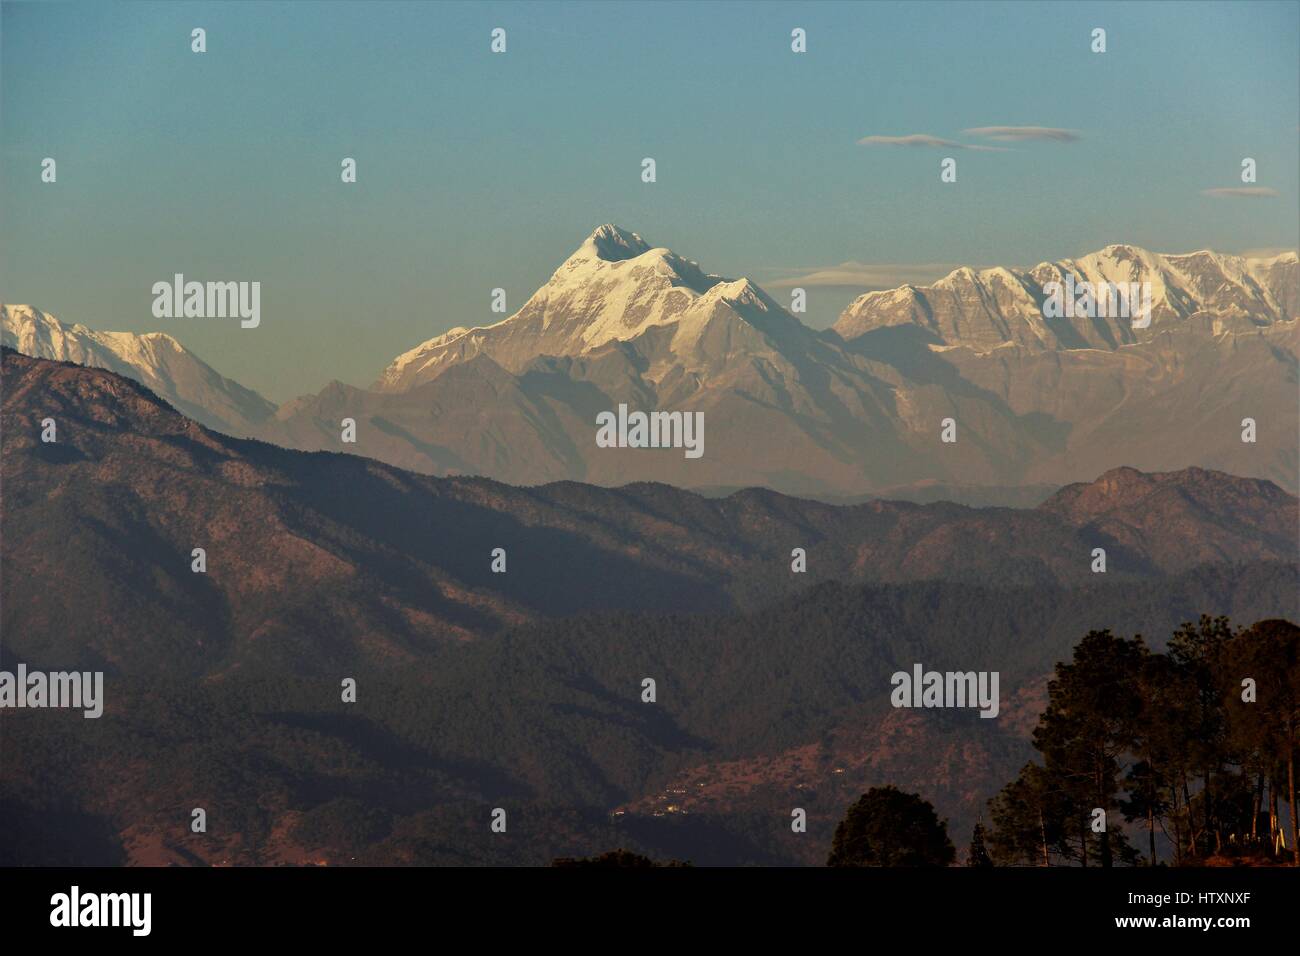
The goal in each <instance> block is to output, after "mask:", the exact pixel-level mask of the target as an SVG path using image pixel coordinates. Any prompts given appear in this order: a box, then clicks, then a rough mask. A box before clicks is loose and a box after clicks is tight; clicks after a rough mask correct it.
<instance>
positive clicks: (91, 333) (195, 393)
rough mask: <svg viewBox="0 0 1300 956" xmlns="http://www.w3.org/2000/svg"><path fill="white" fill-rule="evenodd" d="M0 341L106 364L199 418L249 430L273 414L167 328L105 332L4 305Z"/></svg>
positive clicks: (26, 350)
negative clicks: (166, 331)
mask: <svg viewBox="0 0 1300 956" xmlns="http://www.w3.org/2000/svg"><path fill="white" fill-rule="evenodd" d="M0 341H2V342H3V344H5V345H7V346H9V347H10V348H12V349H14V350H15V351H18V352H22V353H23V354H25V355H31V356H34V357H36V358H45V359H54V360H56V361H60V362H75V363H77V364H78V365H87V366H90V367H92V368H104V369H108V370H109V371H112V372H116V373H118V374H119V375H124V376H126V377H127V378H130V379H134V380H135V381H137V382H140V383H141V384H143V385H147V386H148V387H149V388H150V389H152V390H153V391H154V392H156V393H157V394H158V395H159V396H161V397H162V398H164V399H166V400H167V401H168V402H170V403H171V404H172V405H174V406H176V407H177V408H178V409H179V410H180V411H182V412H184V413H185V414H186V415H188V416H190V417H191V418H194V419H195V420H196V421H198V422H200V423H202V424H204V425H207V426H209V427H211V428H215V429H218V430H220V431H225V432H229V433H231V434H239V435H244V434H249V433H250V432H252V431H253V430H254V427H255V426H256V425H258V424H260V423H261V422H264V421H265V420H266V419H267V418H269V417H270V416H271V415H272V414H274V412H275V406H274V405H273V404H271V402H269V401H267V400H266V399H265V398H263V397H262V396H261V395H258V394H257V393H256V392H254V391H252V390H250V389H247V388H245V387H244V386H242V385H240V384H239V383H238V382H234V381H231V380H230V379H228V378H226V377H224V376H223V375H221V374H219V373H218V372H217V371H216V370H215V369H213V368H212V367H211V366H210V365H208V364H207V363H206V362H204V361H203V360H202V359H200V358H199V357H198V356H197V355H195V354H193V353H192V352H190V351H188V350H187V349H186V348H185V347H184V346H183V345H181V343H180V342H178V341H177V340H176V339H175V338H174V337H173V336H171V335H168V334H167V333H165V332H145V333H142V334H137V333H134V332H105V331H100V330H97V329H90V328H87V327H86V326H84V325H80V324H76V325H68V324H66V323H64V322H60V321H59V320H58V319H57V318H56V317H55V316H53V315H51V314H49V313H48V312H43V311H41V310H40V309H38V308H36V307H34V306H30V305H6V304H4V303H0Z"/></svg>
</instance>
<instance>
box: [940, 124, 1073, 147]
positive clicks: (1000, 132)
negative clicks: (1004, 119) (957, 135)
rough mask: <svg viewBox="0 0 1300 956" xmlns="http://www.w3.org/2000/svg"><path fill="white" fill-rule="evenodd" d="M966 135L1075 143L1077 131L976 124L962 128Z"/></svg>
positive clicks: (1004, 139) (1005, 139) (1008, 140)
mask: <svg viewBox="0 0 1300 956" xmlns="http://www.w3.org/2000/svg"><path fill="white" fill-rule="evenodd" d="M962 132H963V133H965V134H966V135H967V136H983V137H985V138H987V139H996V140H1002V141H1003V142H1012V143H1026V142H1030V141H1032V140H1049V141H1051V142H1054V143H1077V142H1078V141H1079V131H1078V130H1074V129H1060V128H1058V127H1055V126H976V127H973V128H972V129H966V130H962Z"/></svg>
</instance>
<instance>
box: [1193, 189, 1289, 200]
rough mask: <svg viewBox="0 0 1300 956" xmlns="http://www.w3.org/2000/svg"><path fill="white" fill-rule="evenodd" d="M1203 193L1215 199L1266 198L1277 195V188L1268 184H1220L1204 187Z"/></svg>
mask: <svg viewBox="0 0 1300 956" xmlns="http://www.w3.org/2000/svg"><path fill="white" fill-rule="evenodd" d="M1201 195H1202V196H1213V197H1214V198H1215V199H1265V198H1267V197H1269V196H1276V195H1277V190H1276V189H1269V188H1268V187H1267V186H1220V187H1218V188H1216V189H1202V190H1201Z"/></svg>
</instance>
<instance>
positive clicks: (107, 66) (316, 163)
mask: <svg viewBox="0 0 1300 956" xmlns="http://www.w3.org/2000/svg"><path fill="white" fill-rule="evenodd" d="M196 26H201V27H204V28H205V29H206V30H207V34H208V37H207V39H208V52H207V53H205V54H202V55H198V54H194V53H191V52H190V30H191V29H192V28H193V27H196ZM497 26H500V27H504V28H505V29H506V30H507V31H508V52H507V53H505V54H504V55H494V54H492V53H491V52H489V32H490V31H491V29H492V28H493V27H497ZM794 27H803V28H804V29H806V30H807V33H808V52H807V53H806V54H801V55H797V54H794V53H792V52H791V50H790V31H791V29H793V28H794ZM1094 27H1103V28H1105V29H1106V31H1107V47H1108V50H1107V52H1106V53H1104V54H1094V53H1092V52H1091V51H1090V49H1089V43H1090V33H1091V30H1092V29H1093V28H1094ZM0 30H2V33H0V37H2V39H0V55H2V56H3V62H2V64H0V71H2V72H0V80H2V81H3V91H2V92H3V102H2V106H3V119H2V123H3V126H2V132H3V141H2V143H0V145H2V147H3V152H2V153H0V156H2V158H3V169H2V170H0V177H2V178H0V190H2V194H3V198H2V199H0V217H2V220H3V221H2V222H0V297H2V298H3V299H4V301H10V302H30V303H32V304H34V305H37V306H39V307H41V308H44V309H46V310H47V311H50V312H53V313H54V314H56V315H58V316H59V317H60V318H62V319H64V320H65V321H70V322H83V323H85V324H87V325H90V326H92V327H94V328H104V329H122V330H129V331H137V332H140V331H150V330H156V329H161V330H163V331H168V332H171V333H173V334H174V335H176V337H177V338H179V339H180V340H181V341H182V342H183V343H185V344H186V345H187V346H188V347H190V348H192V349H194V350H195V351H196V352H197V353H198V354H199V355H201V356H202V357H203V358H205V359H206V360H207V361H209V362H210V363H211V364H213V365H214V366H215V367H216V368H218V369H219V370H220V371H222V372H224V373H225V374H227V375H230V376H231V377H233V378H235V379H237V380H239V381H241V382H243V383H244V384H246V385H249V386H250V387H253V388H256V389H258V390H260V391H262V392H263V393H264V394H266V395H267V396H268V397H271V398H273V399H276V400H283V399H285V398H288V397H291V396H293V395H295V394H300V393H303V392H307V391H316V390H317V389H319V388H320V387H321V386H322V385H324V384H325V382H326V381H328V380H329V379H333V378H338V379H342V380H344V381H348V382H351V383H353V384H359V385H364V384H368V383H369V382H370V381H372V380H373V378H374V377H375V376H376V375H377V374H378V372H379V371H380V370H381V369H382V368H383V366H384V365H385V364H387V362H388V361H389V360H390V359H391V358H392V357H394V356H395V355H396V354H398V353H399V352H402V351H405V350H406V349H409V348H411V347H412V346H414V345H416V344H417V343H418V342H420V341H422V340H424V339H426V338H428V337H430V336H432V335H435V334H437V333H439V332H441V331H444V330H446V329H447V328H450V327H451V326H453V325H475V324H484V323H487V322H491V321H493V320H495V319H497V318H499V316H495V315H493V314H492V313H491V312H490V311H489V292H490V290H491V289H492V288H493V287H495V286H501V287H504V288H505V289H506V290H507V293H508V303H509V308H510V311H512V312H513V311H514V310H515V309H516V308H518V307H519V306H520V305H522V304H523V302H524V300H525V298H526V297H527V296H528V295H529V294H531V292H532V291H533V290H534V289H535V288H536V287H537V286H538V285H540V284H541V283H543V282H544V281H545V280H546V278H547V277H548V276H549V275H550V273H551V272H552V271H553V270H554V268H555V267H556V266H557V265H558V264H559V263H560V262H561V261H562V260H563V259H564V258H565V257H566V256H567V255H568V254H569V253H570V252H571V251H572V250H573V249H574V248H575V247H576V246H577V245H578V244H579V243H580V242H581V241H582V239H583V238H584V237H585V236H586V235H587V234H588V233H590V232H591V230H592V229H593V228H594V227H595V226H597V225H599V224H600V223H603V222H607V221H612V222H616V223H619V224H620V225H623V226H626V227H628V228H631V229H634V230H635V231H637V232H639V233H641V235H642V236H643V237H644V238H645V239H646V240H647V241H649V242H650V243H651V244H653V245H665V246H669V247H671V248H672V249H674V250H675V251H677V252H679V253H681V254H682V255H685V256H688V257H690V258H694V259H696V260H698V261H699V262H700V264H701V265H702V266H703V267H704V268H705V269H706V270H709V271H713V272H718V273H722V274H724V275H728V276H737V275H749V276H750V277H752V278H754V279H756V280H757V281H759V282H760V283H767V282H770V281H772V280H779V279H781V278H786V277H790V276H792V275H798V274H802V273H803V272H806V271H808V270H816V269H820V268H824V267H828V266H833V265H835V264H838V263H843V262H846V261H853V262H858V263H864V264H868V265H879V264H885V265H890V266H903V267H906V266H911V265H915V264H930V263H940V264H943V263H971V264H975V265H993V264H1004V265H1013V266H1014V265H1032V264H1033V263H1036V262H1038V261H1041V260H1043V259H1052V258H1059V257H1062V256H1069V255H1079V254H1083V253H1086V252H1089V251H1093V250H1095V249H1097V248H1100V247H1101V246H1104V245H1106V244H1108V243H1111V242H1130V243H1136V244H1139V245H1143V246H1147V247H1149V248H1153V249H1156V250H1157V251H1163V252H1182V251H1190V250H1194V249H1200V248H1207V247H1209V248H1215V249H1219V250H1222V251H1230V252H1241V251H1245V250H1249V249H1259V248H1279V247H1286V248H1294V247H1295V246H1296V245H1297V243H1298V242H1300V235H1298V233H1300V206H1298V199H1297V197H1298V196H1300V181H1298V179H1300V172H1298V171H1300V155H1298V153H1297V138H1298V137H1297V124H1298V123H1300V54H1298V53H1297V51H1298V50H1300V4H1297V3H1295V2H1273V3H1258V4H1256V3H1224V4H1210V3H1201V4H1176V3H1152V4H1139V3H1117V4H1088V5H1084V4H1079V5H1075V4H1067V3H1056V2H1052V3H1042V4H1037V3H1007V4H981V3H973V2H962V3H954V4H948V3H912V4H902V5H896V4H883V3H882V4H862V5H856V4H849V3H835V4H827V5H817V4H790V5H785V4H780V3H761V4H700V3H695V4H685V3H682V4H675V3H649V4H618V3H599V4H549V3H525V4H519V5H512V4H475V5H460V4H451V3H412V4H386V3H376V2H366V3H356V4H351V3H329V4H309V3H238V4H183V3H167V4H161V3H159V4H113V3H92V4H85V5H82V4H17V3H5V4H4V6H3V8H2V12H0ZM1002 125H1014V126H1043V127H1057V128H1066V129H1072V130H1076V131H1077V132H1078V139H1077V141H1074V142H1052V141H1029V142H1001V143H999V142H998V141H996V140H992V139H988V138H981V137H978V136H974V135H967V134H964V133H963V131H964V130H967V129H970V128H975V127H988V126H1002ZM908 134H927V135H930V136H936V137H941V138H945V139H950V140H953V141H957V142H961V143H967V144H983V145H1002V146H1004V147H1009V149H1008V151H1005V152H991V151H976V150H969V149H961V150H955V149H954V148H952V147H943V148H929V147H910V146H892V145H858V140H860V139H862V138H863V137H866V136H873V135H875V136H901V135H908ZM948 155H952V156H955V157H956V158H957V160H958V181H957V183H955V184H943V183H941V182H940V181H939V162H940V160H941V159H942V158H943V157H944V156H948ZM45 156H52V157H54V158H55V159H56V160H57V162H58V182H57V184H54V185H47V184H42V183H41V182H40V180H39V172H40V162H41V159H42V158H43V157H45ZM344 156H353V157H355V158H356V159H357V161H358V173H359V182H358V183H357V184H356V185H344V184H342V183H341V182H340V181H339V171H340V170H339V162H340V160H341V159H342V157H344ZM646 156H651V157H654V158H655V160H656V161H657V164H658V182H656V183H654V184H649V185H647V184H643V183H642V182H641V179H640V163H641V160H642V158H643V157H646ZM1247 156H1249V157H1252V158H1254V159H1255V160H1257V162H1258V170H1259V183H1258V184H1259V185H1260V186H1264V187H1269V188H1272V189H1274V190H1276V191H1277V193H1278V195H1277V196H1275V197H1271V198H1253V199H1241V198H1218V199H1216V198H1211V197H1208V196H1205V195H1203V194H1202V190H1205V189H1209V188H1215V187H1233V186H1240V185H1241V182H1240V163H1241V160H1242V158H1243V157H1247ZM920 271H921V272H924V271H925V269H924V268H923V269H921V270H920ZM175 272H183V273H184V274H185V275H186V276H187V277H190V278H194V279H199V280H208V279H238V280H259V281H261V283H262V324H261V327H260V328H258V329H256V330H242V329H240V328H239V325H238V323H237V322H231V321H220V320H203V319H177V320H159V319H155V318H154V317H153V316H152V314H151V312H150V305H151V303H152V295H151V294H150V287H151V286H152V284H153V283H154V282H156V281H159V280H166V279H170V277H171V276H172V274H173V273H175ZM882 272H883V273H885V274H890V273H891V272H897V273H898V274H899V275H910V273H909V272H908V270H907V269H905V268H903V269H897V270H882ZM853 291H855V290H851V289H842V288H838V289H837V288H822V287H818V288H815V289H813V290H812V293H811V303H810V316H809V320H810V323H811V324H817V325H823V324H826V323H827V322H828V321H829V320H830V318H832V317H833V313H834V312H836V311H837V310H838V309H839V308H840V307H842V306H843V305H844V304H845V302H847V300H848V299H849V298H850V296H851V295H852V292H853ZM776 294H777V295H778V296H784V294H785V293H784V292H781V291H779V290H778V291H776Z"/></svg>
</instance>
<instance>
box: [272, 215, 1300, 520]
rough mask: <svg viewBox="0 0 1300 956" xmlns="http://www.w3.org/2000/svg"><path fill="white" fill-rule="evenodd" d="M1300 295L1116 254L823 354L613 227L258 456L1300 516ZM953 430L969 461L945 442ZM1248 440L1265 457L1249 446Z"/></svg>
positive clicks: (1264, 263) (1262, 263) (930, 299)
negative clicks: (1229, 476) (1220, 504)
mask: <svg viewBox="0 0 1300 956" xmlns="http://www.w3.org/2000/svg"><path fill="white" fill-rule="evenodd" d="M1053 282H1058V283H1061V284H1062V287H1063V288H1071V289H1073V288H1079V289H1081V288H1083V283H1091V284H1093V286H1094V287H1096V288H1097V289H1102V288H1103V287H1105V288H1110V287H1111V285H1114V286H1120V285H1122V286H1123V287H1125V288H1128V287H1129V285H1130V284H1132V283H1137V284H1138V285H1139V286H1140V287H1144V288H1145V289H1146V290H1147V291H1148V292H1149V298H1150V308H1149V313H1148V317H1149V322H1141V321H1139V322H1137V323H1136V325H1137V326H1138V327H1136V328H1135V323H1134V321H1133V318H1132V317H1131V316H1117V315H1115V314H1114V312H1115V310H1116V307H1115V305H1112V306H1111V308H1110V311H1109V312H1106V311H1105V310H1104V309H1103V312H1104V313H1105V314H1102V315H1088V314H1070V315H1064V314H1063V315H1060V316H1052V317H1049V316H1048V315H1045V309H1044V302H1045V299H1046V298H1047V297H1048V293H1047V292H1045V289H1050V288H1051V285H1050V284H1051V283H1053ZM1067 282H1068V283H1069V285H1067ZM1143 284H1145V285H1144V286H1143ZM1298 285H1300V271H1298V268H1297V262H1296V256H1295V254H1294V253H1290V254H1286V255H1282V256H1277V257H1274V258H1272V259H1243V258H1240V257H1235V256H1222V255H1218V254H1216V253H1212V252H1198V253H1192V254H1190V255H1184V256H1161V255H1157V254H1155V253H1151V252H1147V251H1146V250H1142V249H1137V248H1135V247H1130V246H1110V247H1107V248H1106V249H1103V250H1101V251H1100V252H1097V253H1094V254H1092V255H1090V256H1085V257H1083V258H1081V259H1078V260H1065V261H1062V262H1058V263H1043V264H1041V265H1039V266H1036V267H1034V268H1033V269H1030V270H1010V269H989V270H983V271H976V270H972V269H959V270H957V271H956V272H954V273H952V274H951V275H949V276H947V277H946V278H944V279H942V280H940V281H939V282H938V283H936V284H935V285H934V286H931V287H928V288H915V287H911V286H908V287H904V288H902V289H896V290H892V291H889V292H873V293H869V294H867V295H864V296H861V297H860V298H859V299H857V300H856V301H855V302H853V303H852V304H851V305H850V306H849V308H848V309H846V311H845V313H844V315H843V316H842V317H841V319H840V320H839V322H838V323H837V324H836V325H835V327H834V329H833V330H830V331H827V332H823V333H817V332H814V331H812V330H810V329H808V328H807V327H805V326H804V325H803V324H802V323H800V322H799V321H798V320H797V319H796V318H795V317H794V316H793V315H791V314H790V313H789V312H787V311H786V310H785V309H784V308H783V307H782V306H781V305H780V304H778V303H777V302H776V301H774V300H773V299H772V298H771V297H770V296H769V295H767V294H766V293H765V292H764V291H763V290H762V289H760V288H759V287H758V286H756V285H755V284H754V283H752V282H750V281H749V280H746V279H740V280H736V281H728V280H725V279H723V278H722V277H719V276H716V275H709V274H706V273H704V272H703V271H702V270H701V269H700V268H699V267H698V266H697V265H696V264H695V263H694V262H691V261H689V260H686V259H683V258H681V257H680V256H677V255H675V254H674V253H672V252H670V251H669V250H667V249H663V248H652V247H651V246H650V245H649V244H648V243H646V242H645V241H644V240H642V239H641V237H640V236H638V235H636V234H635V233H631V232H628V231H626V230H623V229H620V228H618V227H616V226H610V225H607V226H602V227H601V228H600V229H598V230H597V231H596V232H595V233H593V234H592V236H591V237H589V238H588V239H587V240H586V241H585V242H584V243H583V244H582V245H581V247H580V248H579V249H578V251H577V252H575V253H574V255H573V256H571V257H570V258H569V259H568V260H566V262H565V263H564V264H563V265H561V267H560V268H559V269H557V270H556V272H555V274H554V275H553V276H552V278H551V279H550V281H549V282H547V283H546V285H544V286H543V287H542V288H541V289H540V290H538V292H537V293H536V294H535V295H534V296H533V297H532V298H531V299H529V300H528V302H527V303H526V304H525V305H524V307H523V308H522V309H520V310H519V312H518V313H516V314H515V315H513V316H511V317H510V318H508V319H505V320H504V321H502V322H499V323H497V324H495V325H491V326H486V327H481V328H471V329H466V328H458V329H454V330H452V331H451V332H448V333H446V334H445V335H441V336H438V337H436V338H434V339H431V340H429V341H428V342H425V343H423V344H422V345H420V346H418V347H416V348H415V349H412V350H411V351H410V352H407V353H406V354H404V355H402V356H399V357H398V358H397V359H396V360H395V361H394V362H393V363H392V364H391V365H390V366H389V368H388V369H386V370H385V372H384V373H383V375H382V376H381V377H380V379H379V381H378V382H377V383H376V385H375V387H374V388H373V389H372V390H370V391H361V390H357V389H350V388H348V387H346V386H341V385H337V384H336V385H333V386H331V387H330V388H328V389H326V390H325V391H324V392H322V393H321V394H319V395H316V396H307V397H304V398H303V399H300V400H298V401H296V402H294V403H291V404H290V405H287V406H285V407H284V408H282V409H281V410H280V412H279V413H278V415H277V417H276V419H275V420H274V421H273V422H268V423H267V425H266V426H265V427H264V428H263V429H262V430H261V432H260V434H261V435H262V436H263V437H265V438H267V439H268V440H270V441H275V442H279V443H282V444H286V445H290V446H293V447H299V448H310V449H331V450H355V451H358V452H359V453H361V454H365V455H369V456H373V457H377V458H380V459H382V460H385V461H389V462H392V463H395V464H398V465H400V466H402V467H404V468H410V469H413V470H418V471H423V472H426V473H431V474H452V473H472V474H485V475H490V476H493V477H497V478H500V479H502V480H505V481H509V482H512V483H517V484H534V483H539V482H544V481H552V480H559V479H565V478H567V479H574V480H581V481H585V482H590V483H593V484H602V485H619V484H624V483H627V482H632V481H638V480H651V481H662V482H665V483H669V484H675V485H678V486H683V487H692V488H701V489H705V488H736V487H744V486H748V485H757V486H764V487H770V488H774V489H778V490H781V491H785V492H789V493H793V494H802V495H818V496H824V497H834V496H843V495H861V494H867V493H872V492H875V493H879V492H881V491H882V490H884V489H891V491H892V493H895V494H898V493H900V492H901V493H904V494H906V493H908V489H916V490H917V492H918V493H919V490H920V489H922V488H923V487H924V486H925V485H927V484H943V485H947V486H967V487H970V486H976V487H979V486H984V487H995V486H1012V487H1014V486H1027V485H1059V484H1062V483H1066V482H1070V481H1075V480H1079V479H1080V478H1083V477H1091V476H1094V475H1096V474H1099V473H1101V472H1103V471H1106V470H1109V469H1111V468H1116V467H1121V466H1124V465H1131V466H1134V467H1138V468H1140V469H1142V470H1156V471H1162V470H1178V469H1181V468H1184V467H1187V466H1201V467H1207V468H1215V469H1220V470H1224V471H1229V472H1232V473H1236V474H1243V475H1250V476H1255V477H1262V478H1269V479H1271V480H1273V481H1276V482H1278V483H1279V484H1282V485H1284V486H1285V487H1287V488H1289V489H1292V490H1295V489H1296V485H1297V480H1298V479H1297V469H1296V461H1297V457H1298V455H1300V446H1298V445H1297V438H1296V436H1297V432H1298V431H1300V416H1298V414H1297V403H1296V401H1295V395H1296V390H1297V381H1298V378H1297V371H1296V355H1297V346H1298V345H1300V318H1298V317H1297V301H1298V299H1297V286H1298ZM1116 301H1118V300H1116ZM1143 301H1145V297H1143V298H1141V299H1138V300H1135V302H1134V303H1133V306H1134V308H1136V307H1138V305H1139V304H1140V303H1141V302H1143ZM1078 304H1079V303H1077V302H1075V301H1074V300H1073V299H1072V300H1071V310H1070V311H1071V312H1072V313H1073V312H1074V308H1073V307H1074V306H1076V305H1078ZM1046 311H1047V312H1050V311H1051V310H1050V309H1049V310H1046ZM1084 311H1085V312H1086V310H1084ZM620 404H626V405H627V406H628V407H629V408H630V409H640V410H644V411H653V410H663V411H682V412H701V413H703V416H704V422H705V451H704V454H703V456H702V457H700V458H699V459H696V460H685V459H684V456H683V455H682V454H681V452H680V450H677V449H663V448H642V449H627V448H601V447H598V446H597V444H596V442H595V433H596V425H595V419H596V416H597V415H598V414H600V413H601V412H603V411H610V410H615V409H617V407H618V406H619V405H620ZM349 413H353V414H351V415H350V416H349ZM342 417H355V418H356V419H357V421H358V423H361V422H364V423H365V425H364V426H363V427H362V428H361V429H360V430H359V434H358V437H357V443H356V446H355V448H346V447H345V446H344V445H343V444H342V443H341V441H340V428H339V424H338V423H339V421H340V420H341V418H342ZM949 418H950V419H952V420H953V422H954V423H955V425H956V435H955V437H956V440H955V441H953V442H943V441H941V431H942V428H943V423H944V420H945V419H949ZM1247 418H1249V419H1252V420H1254V421H1255V423H1256V441H1255V442H1253V443H1247V442H1243V441H1242V432H1243V428H1244V427H1245V426H1243V419H1247Z"/></svg>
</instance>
